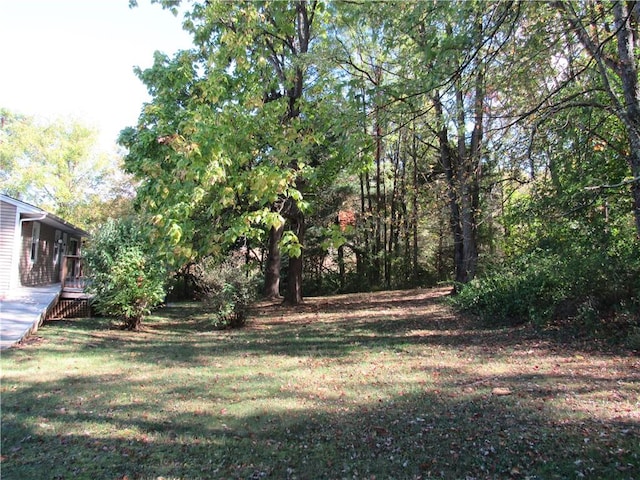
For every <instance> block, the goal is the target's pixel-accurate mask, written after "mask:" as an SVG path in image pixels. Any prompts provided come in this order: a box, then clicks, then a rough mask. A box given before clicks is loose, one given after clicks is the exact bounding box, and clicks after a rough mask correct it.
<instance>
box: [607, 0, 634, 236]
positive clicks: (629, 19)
mask: <svg viewBox="0 0 640 480" xmlns="http://www.w3.org/2000/svg"><path fill="white" fill-rule="evenodd" d="M632 9H635V10H632ZM613 15H614V18H615V25H616V32H617V33H616V36H617V41H618V58H619V59H620V79H621V80H622V91H623V94H624V105H625V106H626V108H625V111H624V112H621V115H620V116H621V118H622V121H623V123H624V125H625V128H626V130H627V136H628V138H629V156H628V162H629V167H630V168H631V175H632V177H633V179H634V181H633V183H632V184H631V193H632V196H633V214H634V219H635V224H636V236H637V237H638V238H640V85H639V84H638V67H639V65H638V63H639V62H640V58H637V57H636V55H637V54H638V53H637V52H638V51H640V32H639V31H638V23H640V6H638V4H637V3H636V2H620V1H617V2H614V5H613Z"/></svg>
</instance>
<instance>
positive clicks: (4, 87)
mask: <svg viewBox="0 0 640 480" xmlns="http://www.w3.org/2000/svg"><path fill="white" fill-rule="evenodd" d="M181 23H182V20H181V17H180V16H178V17H174V16H173V14H172V13H171V12H169V11H167V10H163V9H162V7H160V6H159V5H157V4H153V5H152V4H151V0H138V7H136V8H133V9H131V8H129V0H0V107H4V108H7V109H9V110H10V111H12V112H15V113H21V114H25V115H33V116H36V117H38V118H40V119H43V120H55V119H57V118H63V119H65V120H77V121H80V122H82V123H83V124H85V125H87V126H89V127H92V128H95V129H97V130H98V131H99V143H98V144H99V146H100V148H101V149H103V150H112V151H113V150H115V148H116V147H115V145H116V139H117V137H118V134H119V132H120V130H122V129H123V128H124V127H127V126H134V125H135V124H136V123H137V119H138V115H139V113H140V110H141V108H142V105H143V103H144V102H145V101H148V100H149V96H148V94H147V91H146V87H145V86H144V85H143V84H142V82H141V81H140V80H139V79H138V77H137V76H136V75H135V73H134V71H133V69H134V66H139V67H141V68H147V67H150V66H151V65H152V64H153V54H154V52H155V51H156V50H159V51H161V52H164V53H166V54H168V55H170V56H171V55H173V54H174V53H175V52H176V51H178V50H181V49H186V48H189V47H190V46H191V39H190V36H189V34H188V33H186V32H184V31H183V30H182V25H181Z"/></svg>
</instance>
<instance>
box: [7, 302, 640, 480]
mask: <svg viewBox="0 0 640 480" xmlns="http://www.w3.org/2000/svg"><path fill="white" fill-rule="evenodd" d="M442 294H443V291H442V290H431V291H430V290H416V291H411V292H386V293H384V292H383V293H378V294H372V295H350V296H344V297H332V298H319V299H309V300H308V301H307V303H306V304H305V305H303V306H302V307H299V308H296V309H293V310H287V309H284V308H281V307H279V306H273V305H266V304H265V305H261V306H259V308H257V309H256V312H255V314H254V316H253V318H252V320H251V321H250V323H249V325H248V326H247V327H246V328H244V329H241V330H236V331H215V330H213V329H211V328H210V322H209V321H208V315H207V314H206V312H204V311H202V310H201V308H200V307H199V305H197V304H179V305H175V306H171V307H168V308H164V309H162V310H160V311H158V312H157V313H156V315H154V316H153V317H151V318H149V319H148V320H147V321H146V323H145V325H144V328H145V329H144V331H142V332H126V331H121V330H117V329H115V328H113V327H112V326H111V325H110V323H109V321H108V320H105V319H81V320H75V321H65V322H56V323H51V324H47V325H45V327H44V328H42V329H41V330H39V332H38V336H37V337H34V338H33V339H31V340H30V341H28V342H26V344H25V345H22V346H20V347H19V348H15V349H11V350H9V351H4V352H3V353H2V358H1V360H0V362H1V366H2V384H1V394H2V397H1V398H2V452H1V459H2V463H1V468H2V470H1V473H2V479H3V480H11V479H16V480H17V479H71V478H79V479H83V478H86V479H92V480H97V479H119V480H122V479H128V480H133V479H160V478H163V479H166V480H168V479H199V478H203V479H211V478H216V479H217V478H221V479H226V478H229V479H235V478H238V479H251V478H256V479H258V478H275V479H285V478H291V479H294V478H298V479H322V478H325V479H343V478H345V479H347V478H348V479H354V478H355V479H365V478H366V479H371V478H377V479H392V478H398V479H417V478H461V479H464V478H477V479H480V478H523V479H524V478H530V479H534V478H539V479H553V478H606V479H638V478H640V442H639V441H638V438H640V359H638V357H637V356H633V355H632V354H631V353H629V352H599V351H594V350H589V349H586V348H585V347H584V346H580V345H571V344H566V343H564V344H560V343H557V342H555V341H554V340H553V339H552V338H541V337H540V336H539V334H536V333H535V332H533V331H530V330H528V329H527V328H525V327H519V328H517V329H507V328H499V329H492V330H489V329H481V328H476V327H475V326H474V325H473V323H471V321H470V320H468V319H465V318H460V317H457V316H455V315H454V314H453V312H451V311H450V310H449V309H448V307H447V306H445V305H444V304H443V303H442V302H441V296H442Z"/></svg>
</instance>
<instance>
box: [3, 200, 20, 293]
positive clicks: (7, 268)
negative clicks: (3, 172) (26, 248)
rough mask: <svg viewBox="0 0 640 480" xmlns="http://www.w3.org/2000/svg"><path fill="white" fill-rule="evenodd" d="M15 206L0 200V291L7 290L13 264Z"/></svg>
mask: <svg viewBox="0 0 640 480" xmlns="http://www.w3.org/2000/svg"><path fill="white" fill-rule="evenodd" d="M16 210H17V209H16V207H15V205H11V204H9V203H5V202H0V292H2V291H7V290H9V287H10V284H11V272H12V266H13V250H14V241H15V228H16Z"/></svg>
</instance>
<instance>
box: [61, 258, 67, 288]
mask: <svg viewBox="0 0 640 480" xmlns="http://www.w3.org/2000/svg"><path fill="white" fill-rule="evenodd" d="M67 260H68V258H67V256H66V255H63V256H62V268H61V269H60V283H61V284H62V288H63V289H64V286H65V283H67Z"/></svg>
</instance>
